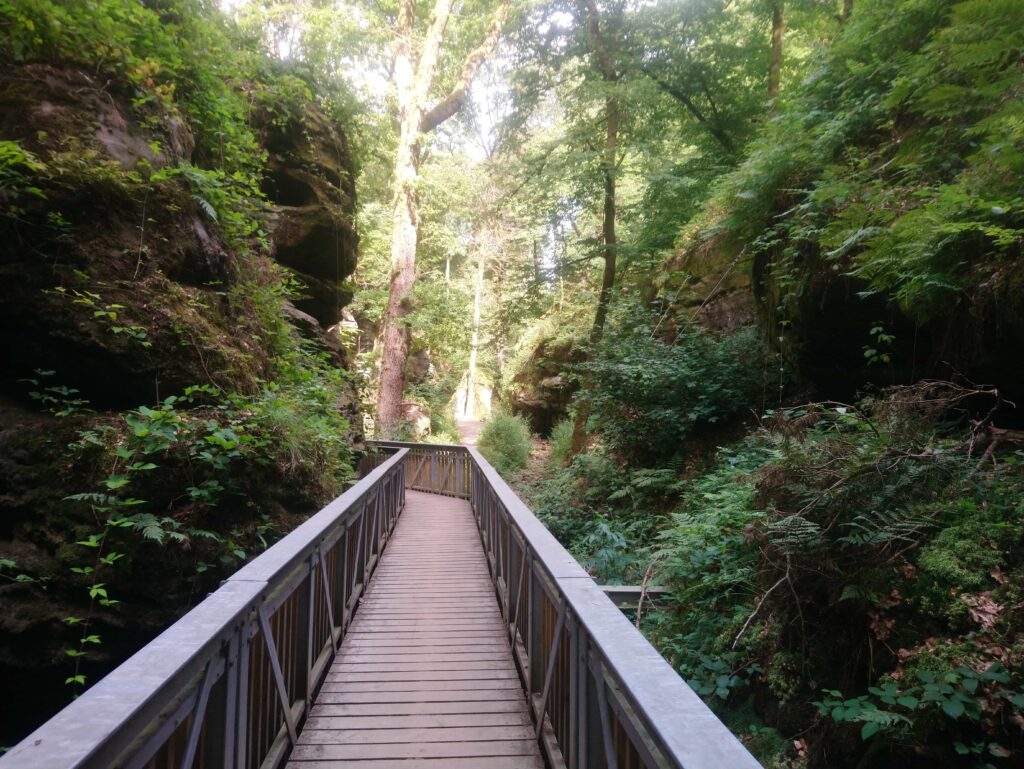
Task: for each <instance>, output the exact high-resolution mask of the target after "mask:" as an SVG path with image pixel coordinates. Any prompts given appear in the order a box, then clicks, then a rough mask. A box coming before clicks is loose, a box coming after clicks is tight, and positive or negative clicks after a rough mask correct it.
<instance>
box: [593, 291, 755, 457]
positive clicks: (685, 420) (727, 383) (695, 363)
mask: <svg viewBox="0 0 1024 769" xmlns="http://www.w3.org/2000/svg"><path fill="white" fill-rule="evenodd" d="M652 325H653V323H652V318H651V317H650V316H649V315H648V314H647V313H645V312H643V311H642V310H641V309H640V308H639V307H636V306H626V307H620V308H619V311H618V312H617V313H615V314H614V315H613V317H612V318H610V319H609V326H608V328H607V329H606V331H605V334H604V337H603V339H602V341H601V344H600V346H599V349H598V351H597V355H596V356H595V358H594V359H593V360H592V361H590V362H588V363H586V364H584V365H583V366H582V367H581V368H582V370H583V371H584V372H585V374H586V375H588V377H589V379H588V383H589V384H590V389H589V390H588V393H587V399H588V400H589V401H590V403H591V405H592V414H593V420H594V425H595V428H596V431H597V432H599V433H600V434H601V436H602V439H603V440H604V441H605V442H606V443H607V444H608V445H609V446H610V447H611V448H612V449H613V450H614V451H615V452H616V453H618V454H620V455H621V456H624V457H628V458H633V459H636V460H639V461H650V462H652V463H655V464H657V463H658V462H664V461H666V460H668V459H669V458H671V457H672V456H673V455H675V454H678V453H679V452H680V451H681V450H682V448H683V441H684V440H685V439H686V438H687V436H689V435H690V434H691V433H692V432H693V431H694V430H696V429H697V428H699V427H700V426H703V425H709V424H715V423H716V422H720V421H722V420H724V419H726V418H728V417H730V416H732V415H734V414H736V413H737V412H741V411H746V410H747V409H749V408H750V406H751V405H752V404H753V403H756V402H757V397H758V395H759V393H760V392H761V385H762V378H761V371H762V369H763V366H761V365H759V363H760V355H761V347H760V344H759V342H758V339H757V336H756V334H755V333H754V332H753V331H743V332H741V333H738V334H736V335H732V336H718V335H715V334H712V333H710V332H707V331H704V330H703V329H701V328H699V327H696V326H684V327H683V328H682V329H681V330H680V331H679V333H678V334H677V336H676V339H675V340H674V343H672V344H669V343H666V342H664V341H662V340H661V339H658V338H657V336H656V335H655V334H654V332H653V331H652Z"/></svg>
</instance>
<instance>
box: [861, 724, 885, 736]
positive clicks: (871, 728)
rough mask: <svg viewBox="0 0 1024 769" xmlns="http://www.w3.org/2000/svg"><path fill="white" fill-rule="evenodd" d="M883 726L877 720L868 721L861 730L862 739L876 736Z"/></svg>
mask: <svg viewBox="0 0 1024 769" xmlns="http://www.w3.org/2000/svg"><path fill="white" fill-rule="evenodd" d="M881 728H882V725H881V724H880V723H878V722H877V721H868V722H867V723H866V724H864V726H862V727H861V730H860V738H861V739H862V740H867V739H870V738H871V737H873V736H875V735H876V734H877V733H878V731H879V730H880V729H881Z"/></svg>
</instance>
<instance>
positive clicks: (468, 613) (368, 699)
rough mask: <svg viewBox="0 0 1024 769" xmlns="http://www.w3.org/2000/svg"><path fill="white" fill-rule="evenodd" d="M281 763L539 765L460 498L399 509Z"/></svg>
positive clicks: (512, 768) (415, 498) (487, 768)
mask: <svg viewBox="0 0 1024 769" xmlns="http://www.w3.org/2000/svg"><path fill="white" fill-rule="evenodd" d="M288 767H289V769H442V767H443V769H542V767H543V764H542V762H541V758H540V753H539V750H538V745H537V741H536V739H535V736H534V727H533V725H532V722H531V719H530V716H529V714H528V710H527V706H526V700H525V697H524V696H523V691H522V688H521V686H520V682H519V677H518V674H517V672H516V669H515V664H514V661H513V657H512V652H511V650H510V648H509V644H508V628H507V626H506V625H505V622H504V620H503V619H502V617H501V614H500V612H499V610H498V603H497V600H496V599H495V595H494V590H493V587H492V585H491V581H490V576H489V572H488V563H487V559H486V558H485V557H484V554H483V548H482V547H481V545H480V539H479V535H478V534H477V529H476V524H475V522H474V520H473V514H472V511H471V510H470V508H469V504H468V503H467V502H465V501H464V500H460V499H456V498H452V497H444V496H440V495H433V494H425V493H422V492H415V491H412V490H409V491H407V492H406V507H405V510H404V511H403V512H402V515H401V517H400V518H399V521H398V525H397V526H396V528H395V531H394V534H393V536H392V538H391V540H390V542H389V543H388V545H387V547H386V548H385V550H384V553H383V555H382V556H381V559H380V564H379V566H378V568H377V571H376V572H375V573H374V575H373V577H372V578H371V580H370V583H369V585H368V586H367V589H366V592H365V594H364V595H363V598H362V600H361V601H360V604H359V608H358V610H357V611H356V615H355V618H354V619H353V621H352V623H351V625H350V626H349V628H348V631H347V634H346V636H345V641H344V643H343V644H342V647H341V650H340V651H339V653H338V655H337V657H336V658H335V660H334V661H333V662H332V664H331V668H330V670H329V671H328V673H327V676H326V678H325V681H324V684H323V686H322V687H321V691H320V694H319V695H318V697H317V699H316V702H315V703H314V705H313V708H312V709H311V711H310V714H309V718H308V719H306V723H305V725H304V727H303V730H302V732H301V733H300V734H299V741H298V744H297V745H296V746H295V748H294V749H293V750H292V755H291V757H290V758H289V761H288Z"/></svg>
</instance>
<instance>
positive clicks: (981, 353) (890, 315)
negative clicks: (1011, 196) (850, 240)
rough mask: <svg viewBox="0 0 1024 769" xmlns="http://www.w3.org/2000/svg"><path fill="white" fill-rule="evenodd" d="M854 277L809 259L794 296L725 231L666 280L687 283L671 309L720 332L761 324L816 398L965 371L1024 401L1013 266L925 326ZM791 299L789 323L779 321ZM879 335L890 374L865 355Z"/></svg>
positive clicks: (1022, 331) (700, 245)
mask: <svg viewBox="0 0 1024 769" xmlns="http://www.w3.org/2000/svg"><path fill="white" fill-rule="evenodd" d="M850 269H851V268H850V266H849V265H842V264H839V263H833V262H825V261H824V260H821V259H817V258H815V256H814V255H813V254H807V255H805V256H804V257H802V262H801V265H800V270H801V274H800V276H799V285H798V286H797V287H796V288H794V286H793V276H791V275H790V276H787V275H777V274H775V273H773V270H772V265H771V260H770V257H769V256H768V255H766V254H761V255H759V256H758V257H757V258H751V257H749V256H748V255H747V254H746V252H745V251H744V250H743V248H742V246H741V244H739V243H737V242H736V241H735V240H734V239H732V238H730V237H729V235H728V234H725V233H723V232H721V231H720V232H718V233H716V234H714V235H711V236H708V237H706V238H704V239H697V240H696V241H695V242H693V243H690V244H687V245H685V246H684V247H683V248H682V249H681V250H680V251H679V252H678V253H677V254H676V255H675V256H674V257H673V259H672V260H670V262H669V263H668V265H667V271H668V272H672V273H675V274H676V275H679V274H680V273H681V274H682V275H684V276H685V281H683V282H682V283H683V288H682V289H681V290H679V291H678V292H677V293H674V294H672V295H671V297H669V301H671V302H672V305H673V307H674V308H676V309H677V310H682V311H683V312H682V313H681V314H682V316H683V317H692V318H693V320H694V321H696V322H697V323H700V324H701V325H703V326H705V327H707V328H710V329H712V330H715V331H720V332H723V333H732V332H733V331H735V330H736V329H738V328H741V327H743V326H750V325H754V324H756V325H758V326H759V327H760V329H761V331H762V333H763V334H764V337H765V338H766V339H767V340H768V342H769V344H770V345H771V346H772V347H774V348H776V349H777V350H779V351H780V352H781V353H782V356H783V358H784V359H785V360H786V362H787V364H788V367H789V369H790V371H791V373H793V374H795V375H796V377H797V379H798V380H799V382H800V384H801V385H802V386H805V387H810V392H811V393H812V394H814V395H817V396H820V397H824V398H836V399H839V400H849V399H851V398H854V397H856V393H857V392H858V391H860V390H862V389H863V388H865V387H867V386H886V385H891V384H896V383H901V382H911V381H914V380H916V379H920V378H922V377H938V378H949V377H951V376H954V375H955V374H954V372H959V373H960V374H962V375H964V376H966V377H968V378H969V379H972V380H974V381H977V382H987V383H993V384H995V385H997V386H998V387H999V388H1000V390H1001V391H1002V392H1003V393H1004V395H1006V396H1007V397H1008V398H1010V399H1011V400H1015V401H1017V400H1020V399H1021V398H1024V384H1021V383H1022V382H1024V364H1022V363H1021V361H1024V272H1022V271H1021V270H1020V269H1019V268H1018V267H1017V266H1016V265H1007V266H1006V268H1005V269H1003V270H1001V271H999V272H997V273H995V274H992V275H989V276H985V277H984V278H982V277H979V278H978V280H977V281H976V282H975V284H976V286H977V288H976V289H975V291H974V292H973V293H972V294H970V295H966V294H965V295H962V296H959V297H958V298H957V299H956V300H955V301H953V302H951V303H950V305H949V306H948V307H946V308H945V309H944V311H943V312H941V313H939V314H938V315H936V316H935V317H933V318H932V319H931V320H930V321H928V322H927V323H915V322H914V320H913V319H912V318H911V317H909V316H908V315H906V314H905V313H904V312H903V311H902V310H901V309H900V307H899V305H898V304H897V303H896V302H895V301H894V300H892V298H891V297H888V296H886V295H885V294H883V293H880V292H875V291H870V290H868V289H869V288H870V287H869V286H868V285H867V284H866V283H865V282H864V281H862V280H860V279H858V278H855V277H852V276H851V275H850V274H849V272H850ZM786 291H793V292H795V295H796V296H795V299H794V298H793V297H787V296H785V294H784V292H786ZM787 300H788V301H789V307H788V309H787V310H786V315H785V316H783V315H780V312H779V308H780V306H781V305H782V304H783V303H784V302H786V301H787ZM669 315H671V314H669ZM877 327H881V328H883V329H884V332H885V334H886V335H887V336H889V337H891V340H889V341H887V342H886V343H885V346H884V349H881V350H880V352H882V353H885V354H887V356H888V358H889V362H888V363H886V364H884V365H880V364H873V362H872V361H871V360H869V359H868V358H867V357H866V356H865V350H866V349H871V348H877V347H879V345H878V343H877V341H876V340H875V339H874V338H873V337H872V335H871V333H870V332H871V329H872V328H877ZM662 330H663V332H664V333H665V334H666V336H667V337H668V338H671V337H672V336H673V335H674V333H675V329H674V328H673V327H671V325H670V324H667V323H666V324H665V325H664V326H663V328H662Z"/></svg>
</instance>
